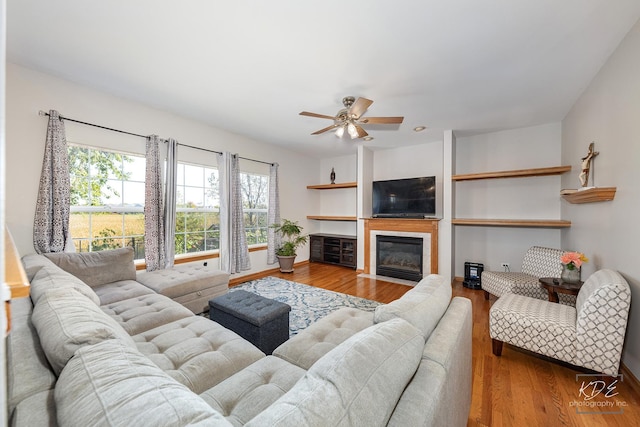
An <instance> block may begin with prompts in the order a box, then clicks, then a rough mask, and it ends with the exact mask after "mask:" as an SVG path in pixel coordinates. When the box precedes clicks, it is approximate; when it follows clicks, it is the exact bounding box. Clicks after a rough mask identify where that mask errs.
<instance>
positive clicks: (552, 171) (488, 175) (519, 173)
mask: <svg viewBox="0 0 640 427" xmlns="http://www.w3.org/2000/svg"><path fill="white" fill-rule="evenodd" d="M570 170H571V166H554V167H550V168H535V169H517V170H510V171H499V172H484V173H468V174H462V175H453V176H452V177H451V180H452V181H471V180H475V179H494V178H524V177H528V176H545V175H560V174H563V173H565V172H569V171H570Z"/></svg>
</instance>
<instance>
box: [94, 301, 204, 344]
mask: <svg viewBox="0 0 640 427" xmlns="http://www.w3.org/2000/svg"><path fill="white" fill-rule="evenodd" d="M101 308H102V310H103V311H104V312H105V313H107V314H108V315H109V316H111V317H112V318H114V319H115V320H116V321H117V322H118V323H119V324H120V325H121V326H122V327H123V328H124V330H125V331H127V332H128V333H129V335H136V334H139V333H141V332H144V331H148V330H149V329H153V328H155V327H157V326H160V325H164V324H165V323H169V322H173V321H174V320H178V319H184V318H185V317H190V316H193V313H192V312H191V311H190V310H188V309H186V308H185V307H183V306H181V305H179V304H176V303H175V302H174V301H172V300H170V299H169V298H167V297H165V296H164V295H159V294H148V295H140V296H138V297H134V298H129V299H126V300H123V301H116V302H113V303H111V304H106V305H103V306H101Z"/></svg>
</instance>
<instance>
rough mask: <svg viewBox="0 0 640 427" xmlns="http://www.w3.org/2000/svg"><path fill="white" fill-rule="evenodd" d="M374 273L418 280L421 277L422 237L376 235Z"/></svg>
mask: <svg viewBox="0 0 640 427" xmlns="http://www.w3.org/2000/svg"><path fill="white" fill-rule="evenodd" d="M376 274H377V275H380V276H388V277H396V278H398V279H405V280H412V281H414V282H418V281H420V280H421V279H422V239H421V238H419V237H401V236H382V235H377V236H376Z"/></svg>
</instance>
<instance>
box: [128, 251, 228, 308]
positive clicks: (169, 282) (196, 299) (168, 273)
mask: <svg viewBox="0 0 640 427" xmlns="http://www.w3.org/2000/svg"><path fill="white" fill-rule="evenodd" d="M229 276H230V275H229V273H227V272H226V271H222V270H218V269H215V268H212V267H210V266H205V265H203V264H195V263H191V264H183V265H177V266H175V267H172V268H168V269H164V270H156V271H151V272H139V273H138V278H137V279H136V280H137V281H138V282H140V283H142V284H143V285H145V286H147V287H149V288H150V289H153V290H154V291H155V292H157V293H159V294H161V295H165V296H167V297H169V298H171V299H172V300H174V301H176V302H179V303H180V304H182V305H184V306H185V307H187V308H188V309H189V310H191V311H192V312H194V313H196V314H198V313H202V312H203V311H206V310H208V308H209V306H208V302H209V300H210V299H212V298H215V297H217V296H220V295H224V294H226V293H227V291H228V290H229Z"/></svg>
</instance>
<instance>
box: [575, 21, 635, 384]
mask: <svg viewBox="0 0 640 427" xmlns="http://www.w3.org/2000/svg"><path fill="white" fill-rule="evenodd" d="M638 52H640V22H639V23H637V24H636V25H635V27H633V29H632V30H631V31H630V32H629V34H628V35H627V37H626V38H625V39H624V40H623V42H622V43H621V44H620V46H619V47H618V49H617V50H616V51H615V52H614V53H613V55H612V56H611V58H610V59H609V60H608V61H607V63H606V64H605V65H604V66H603V67H602V69H601V70H600V72H599V74H598V75H597V76H596V77H595V79H594V80H593V81H592V82H591V84H590V85H589V87H588V88H587V89H586V90H585V92H584V93H583V95H582V96H581V97H580V98H579V99H578V101H577V102H576V103H575V105H574V106H573V108H572V109H571V111H570V112H569V114H568V115H567V116H566V118H565V119H564V120H563V122H562V159H563V163H568V164H571V165H572V166H573V168H574V170H575V172H573V173H572V175H571V176H565V177H563V181H562V184H563V186H564V187H566V188H576V187H577V186H579V182H578V178H577V176H578V173H579V168H580V163H581V157H584V156H585V155H586V153H587V149H588V146H589V144H590V143H591V142H592V141H593V142H595V149H596V151H599V152H600V154H599V155H598V156H597V157H596V158H595V160H594V162H593V163H592V170H593V171H594V172H595V185H597V186H600V187H608V186H612V187H617V188H618V190H617V193H616V196H615V199H614V200H613V201H611V202H601V203H590V204H578V205H572V204H569V203H567V202H564V203H563V204H562V215H563V217H565V218H566V219H570V220H571V221H572V223H573V226H572V227H571V228H570V229H568V230H566V231H564V232H563V233H562V242H563V246H565V247H567V248H571V249H575V250H579V251H581V252H584V253H585V254H586V255H587V256H588V257H589V258H590V262H589V263H587V264H585V266H584V269H583V278H584V277H586V276H588V275H589V274H591V273H592V272H593V271H595V270H597V269H601V268H610V269H614V270H618V271H619V272H620V273H621V274H622V275H623V276H624V277H625V279H627V281H628V282H629V285H630V286H631V291H632V297H631V315H630V317H629V326H628V329H627V339H626V344H625V348H624V354H623V362H624V363H625V365H626V366H627V367H629V368H630V369H631V371H632V372H633V373H634V375H635V377H636V378H640V262H638V259H639V257H638V248H637V243H638V242H639V241H640V227H638V220H637V218H638V212H640V191H639V190H638V188H639V187H638V183H640V126H639V120H640V55H639V54H638ZM590 183H591V181H590Z"/></svg>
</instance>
